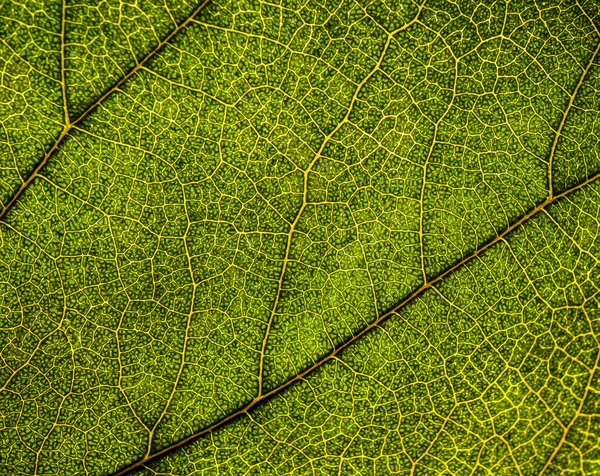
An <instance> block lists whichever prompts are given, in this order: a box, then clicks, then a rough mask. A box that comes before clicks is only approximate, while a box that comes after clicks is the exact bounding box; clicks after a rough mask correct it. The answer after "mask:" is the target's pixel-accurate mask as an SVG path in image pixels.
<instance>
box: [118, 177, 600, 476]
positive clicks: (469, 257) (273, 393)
mask: <svg viewBox="0 0 600 476" xmlns="http://www.w3.org/2000/svg"><path fill="white" fill-rule="evenodd" d="M599 178H600V172H597V173H596V174H594V175H592V176H591V177H589V178H588V179H586V180H584V181H583V182H581V183H579V184H578V185H575V186H574V187H571V188H569V189H567V190H565V191H564V192H561V193H559V194H556V195H553V196H552V197H548V198H547V199H546V200H544V201H543V202H542V203H540V204H539V205H537V206H536V207H535V208H533V209H531V210H530V211H529V212H527V213H526V214H525V215H523V216H522V217H521V218H519V219H518V220H517V221H515V222H514V223H513V224H512V225H510V226H508V227H507V228H505V229H504V230H503V231H502V232H501V233H499V234H498V235H496V236H495V237H494V238H492V239H491V240H490V241H488V242H487V243H486V244H484V245H483V246H481V247H480V248H478V249H476V250H475V251H473V252H472V253H471V254H469V255H467V256H465V257H464V258H462V259H461V260H460V261H458V262H457V263H455V264H454V265H453V266H452V267H450V268H448V269H447V270H446V271H444V272H443V273H441V274H439V275H438V276H436V277H435V278H433V279H431V280H430V281H428V282H427V283H425V284H423V285H422V286H421V287H420V288H418V289H416V290H415V291H413V292H412V293H411V294H410V295H408V296H407V297H405V298H404V299H403V300H402V301H400V302H399V303H398V304H396V305H395V306H394V307H393V308H392V309H390V310H389V311H387V312H386V313H384V314H382V315H380V316H379V317H378V318H377V319H376V320H375V321H373V322H372V323H371V324H369V325H368V326H366V327H364V328H363V329H362V330H361V331H359V332H358V333H356V334H354V335H353V336H352V337H350V338H349V339H348V340H347V341H345V342H344V343H343V344H341V345H339V346H338V347H336V348H335V349H333V350H332V351H331V352H330V353H328V354H326V355H325V356H323V357H321V358H320V359H319V360H317V361H316V362H315V363H314V364H313V365H311V366H310V367H308V368H306V369H304V370H303V371H302V372H300V373H299V374H298V375H296V376H294V377H293V378H291V379H290V380H288V381H286V382H284V383H283V384H281V385H279V386H278V387H276V388H274V389H273V390H271V391H270V392H267V393H263V394H262V395H260V396H259V397H257V398H255V399H254V400H252V401H251V402H250V403H248V404H247V405H245V406H244V407H242V408H240V409H239V410H237V411H236V412H234V413H231V414H229V415H227V416H226V417H224V418H222V419H221V420H219V421H217V422H215V423H213V424H212V425H211V426H208V427H206V428H204V429H202V430H200V431H197V432H196V433H194V434H192V435H190V436H188V437H187V438H184V439H182V440H180V441H178V442H177V443H174V444H172V445H170V446H167V447H166V448H164V449H162V450H160V451H157V452H156V453H154V454H152V455H150V456H148V457H145V458H143V459H140V460H138V461H136V462H135V463H133V464H131V465H130V466H128V467H126V468H124V469H122V470H120V471H119V472H117V473H116V474H115V476H123V475H125V474H128V473H130V472H131V471H133V470H135V469H138V468H140V467H141V466H143V465H144V464H146V463H148V462H150V461H153V460H156V459H157V458H159V457H161V456H164V455H165V454H167V453H170V452H172V451H173V450H175V449H177V448H180V447H182V446H184V445H186V444H187V443H190V442H192V441H194V440H196V439H198V438H200V437H201V436H203V435H205V434H207V433H210V432H212V431H214V430H216V429H217V428H220V427H222V426H224V425H225V424H226V423H228V422H230V421H232V420H234V419H236V418H237V417H239V416H241V415H244V414H246V413H247V412H249V411H250V410H251V409H253V408H254V407H256V406H257V405H258V404H259V403H262V402H264V401H267V400H269V399H270V398H272V397H274V396H276V395H277V394H279V393H280V392H281V391H282V390H284V389H286V388H287V387H289V386H291V385H292V384H294V383H296V382H298V381H300V380H303V379H304V378H305V377H306V376H307V375H308V374H310V373H311V372H313V371H314V370H316V369H318V368H319V367H321V366H322V365H323V364H325V363H327V362H329V361H330V360H332V359H334V358H335V357H337V356H338V355H339V354H340V352H342V351H343V350H344V349H345V348H347V347H348V346H350V345H351V344H353V343H354V342H356V341H357V340H359V339H360V338H361V337H363V336H364V335H366V334H368V333H369V332H371V331H373V330H374V329H376V328H377V327H379V326H380V325H381V324H382V323H383V322H384V321H385V320H387V319H388V318H389V317H391V316H393V315H394V314H396V313H397V312H399V311H400V310H401V309H402V308H403V307H404V306H406V305H407V304H409V303H410V302H411V301H413V300H415V299H416V298H418V297H419V296H421V295H422V294H423V293H424V292H425V291H427V290H428V289H429V288H431V287H433V286H434V285H436V284H437V283H439V282H440V281H442V280H443V279H444V278H446V277H447V276H448V275H449V274H452V273H454V272H455V271H457V270H458V269H459V268H462V267H463V266H464V265H466V264H467V263H469V262H470V261H472V260H473V259H475V258H477V257H478V256H479V255H481V254H482V253H484V252H485V251H486V250H487V249H488V248H491V247H492V246H494V245H495V244H496V243H498V242H499V241H501V240H503V239H504V238H506V237H507V235H509V234H510V233H511V232H512V231H514V230H515V229H516V228H518V227H520V226H521V225H522V224H523V223H525V222H526V221H527V220H529V219H530V218H532V217H533V216H535V215H537V214H538V213H539V212H541V211H542V210H544V209H546V208H547V207H548V206H550V205H551V204H553V203H555V202H557V201H558V200H560V199H561V198H563V197H566V196H567V195H570V194H571V193H573V192H575V191H577V190H579V189H581V188H583V187H585V186H586V185H589V184H591V183H593V182H595V181H596V180H598V179H599Z"/></svg>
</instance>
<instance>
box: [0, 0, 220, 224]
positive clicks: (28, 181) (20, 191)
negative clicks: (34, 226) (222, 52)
mask: <svg viewBox="0 0 600 476" xmlns="http://www.w3.org/2000/svg"><path fill="white" fill-rule="evenodd" d="M209 2H210V0H202V2H201V3H200V4H199V5H198V6H197V7H196V8H195V9H194V11H193V12H192V13H191V14H190V15H189V16H188V17H187V18H186V19H185V20H184V21H183V22H181V23H180V24H179V25H177V27H175V28H174V29H173V30H172V31H171V33H169V34H168V35H167V36H166V37H165V38H164V39H163V40H162V41H160V42H159V43H158V44H157V45H156V46H155V47H154V49H153V50H152V51H150V52H149V53H148V54H147V55H146V56H144V58H142V59H141V60H140V61H139V62H137V63H136V65H135V66H134V67H133V68H131V70H130V71H129V72H128V73H127V74H126V75H125V76H123V77H122V78H121V79H120V80H119V81H118V82H117V83H116V84H115V85H114V86H112V87H111V88H110V89H109V90H107V91H106V92H105V93H104V94H102V96H100V97H99V98H98V99H96V101H94V102H93V103H92V104H91V105H90V106H89V107H88V108H87V109H86V110H85V111H83V112H82V113H81V114H80V115H79V117H77V118H76V119H75V120H73V121H70V120H69V116H68V113H67V111H66V109H65V127H64V129H63V130H62V132H61V133H60V135H59V136H58V138H57V139H56V141H55V142H54V144H53V145H52V147H51V148H50V149H49V150H48V152H46V153H45V154H44V156H43V157H42V160H40V161H39V162H38V164H37V165H36V166H35V168H34V169H33V171H32V172H31V173H30V174H29V176H28V177H27V179H26V180H25V181H24V182H23V183H22V184H21V186H20V187H19V189H18V190H17V191H16V192H15V193H14V195H13V196H12V197H11V199H10V200H9V202H8V203H7V204H6V206H5V207H4V208H2V210H0V221H1V220H2V219H3V218H4V215H6V213H7V212H8V210H9V209H10V208H11V207H12V206H13V205H14V204H15V203H16V201H17V200H18V199H19V197H20V196H21V195H22V194H23V192H24V191H25V189H26V188H27V187H29V185H30V184H31V183H32V182H33V181H34V179H35V178H36V177H37V176H38V174H39V173H40V172H41V170H42V169H43V168H44V166H45V165H46V163H47V162H48V160H49V159H50V157H51V156H52V155H53V154H54V153H55V152H56V151H57V150H58V146H59V145H60V144H61V143H62V142H63V140H64V139H65V138H66V137H67V136H68V135H69V133H70V132H71V130H72V129H73V128H74V127H75V126H76V125H77V124H78V123H79V122H81V121H82V120H83V119H84V118H85V117H86V116H87V115H89V114H90V113H91V112H92V111H93V110H94V109H96V107H98V106H99V105H100V104H102V102H104V100H105V99H106V98H107V97H108V96H110V95H111V94H112V93H114V92H115V91H116V90H117V89H119V88H120V87H121V86H123V84H125V83H126V82H127V81H128V80H129V79H130V78H131V77H132V76H134V75H135V74H136V73H137V72H138V71H139V70H140V69H142V67H143V66H144V65H145V64H146V63H147V62H148V61H149V60H150V59H151V58H152V57H153V56H154V55H155V54H156V53H158V52H159V51H160V49H161V48H162V47H163V46H165V45H166V44H167V43H169V41H171V40H172V39H173V37H175V35H177V33H179V32H180V31H181V30H183V29H184V28H185V27H187V26H188V24H190V23H191V22H192V20H193V19H194V17H195V16H196V15H198V13H199V12H200V10H202V9H203V8H204V7H205V6H206V5H207V4H208V3H209ZM62 15H63V19H64V5H63V13H62ZM62 25H63V26H62V27H61V28H62V29H61V32H62V38H61V45H62V46H61V51H62V54H61V58H62V59H61V65H62V64H64V43H65V42H64V20H63V22H62ZM61 75H62V85H63V103H64V105H65V108H66V85H65V83H64V66H61Z"/></svg>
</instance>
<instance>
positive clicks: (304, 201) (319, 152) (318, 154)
mask: <svg viewBox="0 0 600 476" xmlns="http://www.w3.org/2000/svg"><path fill="white" fill-rule="evenodd" d="M424 5H425V3H423V4H422V5H420V6H419V9H418V11H417V13H416V15H415V17H414V18H413V19H412V20H411V21H409V22H408V23H406V24H404V25H402V26H401V27H399V28H397V29H396V30H394V31H392V32H391V33H388V34H387V38H386V41H385V44H384V45H383V49H382V50H381V54H380V55H379V58H378V59H377V62H376V63H375V66H374V67H373V68H372V69H371V71H370V72H369V74H367V75H366V76H365V77H364V78H363V80H362V81H361V82H360V83H358V85H357V86H356V89H355V90H354V94H353V95H352V98H351V99H350V104H349V105H348V109H347V111H346V114H345V115H344V117H343V118H342V120H341V121H340V122H338V124H337V125H336V126H335V127H334V128H333V130H332V131H331V132H330V133H329V134H328V135H327V136H325V138H324V139H323V141H322V142H321V145H320V147H319V149H318V150H317V152H316V154H315V155H314V157H313V158H312V160H311V161H310V163H309V164H308V166H307V167H306V169H305V170H304V172H303V175H304V179H303V186H302V204H301V205H300V208H299V210H298V213H297V214H296V217H295V218H294V221H293V222H292V224H291V226H290V231H289V233H288V236H287V243H286V247H285V253H284V257H283V265H282V267H281V273H280V275H279V281H278V284H277V292H276V294H275V301H274V303H273V306H272V308H271V313H270V315H269V321H268V322H267V330H266V331H265V337H264V339H263V343H262V347H261V350H260V362H259V371H258V398H260V397H261V396H262V395H263V390H264V389H263V377H264V363H265V353H266V348H267V342H268V340H269V334H270V333H271V327H272V325H273V320H274V318H275V314H276V313H277V307H278V305H279V299H280V297H281V291H282V289H283V280H284V276H285V273H286V270H287V265H288V262H289V256H290V249H291V244H292V237H293V235H294V231H295V230H296V227H297V225H298V222H299V221H300V217H301V216H302V213H303V212H304V209H305V208H306V205H307V204H308V176H309V174H310V172H311V170H312V169H313V167H314V166H315V164H316V163H317V161H318V160H319V158H320V157H321V156H322V154H323V151H324V150H325V147H326V146H327V144H328V143H329V142H330V141H331V139H332V138H333V137H334V136H335V134H337V132H338V131H339V130H340V129H341V128H342V127H343V126H344V124H346V123H347V122H348V121H349V119H350V115H351V114H352V111H353V109H354V105H355V104H356V101H357V100H358V96H359V94H360V92H361V90H362V88H363V87H364V85H365V84H367V82H368V81H369V80H370V79H371V78H372V77H373V75H374V74H375V73H376V72H377V71H378V70H379V68H381V63H382V62H383V58H384V57H385V54H386V53H387V51H388V49H389V47H390V44H391V42H392V38H393V37H394V36H395V35H396V34H398V33H400V32H401V31H404V30H406V29H407V28H409V27H410V26H412V25H413V24H414V23H416V22H417V21H418V19H419V16H420V14H421V11H422V10H423V7H424Z"/></svg>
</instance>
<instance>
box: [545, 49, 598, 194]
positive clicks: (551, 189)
mask: <svg viewBox="0 0 600 476" xmlns="http://www.w3.org/2000/svg"><path fill="white" fill-rule="evenodd" d="M599 51H600V41H599V42H598V44H597V45H596V49H595V50H594V53H593V54H592V56H591V58H590V60H589V61H588V64H587V65H586V67H585V69H584V70H583V73H582V74H581V77H580V78H579V82H578V83H577V85H576V86H575V89H574V90H573V93H572V94H571V96H570V97H569V103H568V104H567V108H566V109H565V112H563V115H562V118H561V120H560V124H559V125H558V129H557V130H556V134H555V135H554V141H553V142H552V147H551V149H550V156H549V158H548V196H549V197H550V198H552V195H554V187H553V186H552V163H553V159H554V154H555V152H556V147H557V145H558V140H559V139H560V137H561V136H562V130H563V128H564V127H565V122H566V120H567V116H568V115H569V112H571V107H573V103H574V102H575V97H576V96H577V93H578V92H579V89H580V88H581V85H582V84H583V80H584V79H585V77H586V76H587V74H588V72H589V71H590V69H591V68H592V64H594V61H595V60H596V56H598V52H599Z"/></svg>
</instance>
